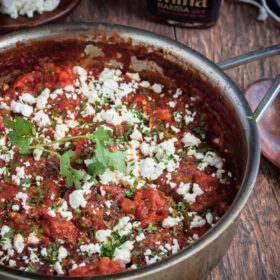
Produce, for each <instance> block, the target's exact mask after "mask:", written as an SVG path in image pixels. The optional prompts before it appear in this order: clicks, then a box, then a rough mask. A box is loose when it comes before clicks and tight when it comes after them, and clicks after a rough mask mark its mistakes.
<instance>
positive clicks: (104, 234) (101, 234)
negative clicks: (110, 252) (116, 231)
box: [95, 229, 112, 243]
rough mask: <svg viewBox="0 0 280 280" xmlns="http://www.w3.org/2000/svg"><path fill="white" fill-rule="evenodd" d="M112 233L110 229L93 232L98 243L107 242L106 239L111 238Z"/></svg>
mask: <svg viewBox="0 0 280 280" xmlns="http://www.w3.org/2000/svg"><path fill="white" fill-rule="evenodd" d="M111 234H112V231H111V230H110V229H105V230H104V229H100V230H97V231H96V232H95V238H96V240H97V241H99V242H101V243H102V242H107V240H108V237H109V236H111Z"/></svg>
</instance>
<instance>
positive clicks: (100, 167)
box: [87, 157, 107, 177]
mask: <svg viewBox="0 0 280 280" xmlns="http://www.w3.org/2000/svg"><path fill="white" fill-rule="evenodd" d="M91 160H92V161H93V162H92V163H91V164H90V165H89V166H88V169H87V171H88V173H89V174H91V175H93V176H94V177H95V176H96V175H100V174H103V173H104V172H105V170H106V167H107V166H106V165H104V164H103V163H102V162H100V161H98V160H97V158H96V157H93V158H92V159H91Z"/></svg>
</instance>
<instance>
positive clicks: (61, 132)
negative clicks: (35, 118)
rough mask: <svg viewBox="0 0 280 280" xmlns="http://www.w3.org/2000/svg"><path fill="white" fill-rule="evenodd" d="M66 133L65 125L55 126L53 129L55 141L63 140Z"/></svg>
mask: <svg viewBox="0 0 280 280" xmlns="http://www.w3.org/2000/svg"><path fill="white" fill-rule="evenodd" d="M68 131H69V128H68V126H67V125H65V124H57V125H56V127H55V133H54V138H55V140H59V139H62V138H64V137H65V135H66V133H67V132H68Z"/></svg>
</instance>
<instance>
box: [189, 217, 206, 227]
mask: <svg viewBox="0 0 280 280" xmlns="http://www.w3.org/2000/svg"><path fill="white" fill-rule="evenodd" d="M205 224H206V221H205V220H204V219H203V218H202V217H200V216H195V217H194V218H193V220H192V221H191V224H190V229H192V228H195V227H203V226H204V225H205Z"/></svg>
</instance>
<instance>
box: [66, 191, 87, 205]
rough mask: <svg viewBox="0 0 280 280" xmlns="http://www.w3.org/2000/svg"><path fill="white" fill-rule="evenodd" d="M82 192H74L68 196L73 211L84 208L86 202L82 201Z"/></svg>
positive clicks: (83, 192)
mask: <svg viewBox="0 0 280 280" xmlns="http://www.w3.org/2000/svg"><path fill="white" fill-rule="evenodd" d="M84 194H85V191H84V190H75V191H73V192H72V193H70V195H69V203H70V206H71V207H72V208H73V209H76V208H78V207H82V208H85V207H86V204H87V201H86V200H85V199H84Z"/></svg>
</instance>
